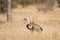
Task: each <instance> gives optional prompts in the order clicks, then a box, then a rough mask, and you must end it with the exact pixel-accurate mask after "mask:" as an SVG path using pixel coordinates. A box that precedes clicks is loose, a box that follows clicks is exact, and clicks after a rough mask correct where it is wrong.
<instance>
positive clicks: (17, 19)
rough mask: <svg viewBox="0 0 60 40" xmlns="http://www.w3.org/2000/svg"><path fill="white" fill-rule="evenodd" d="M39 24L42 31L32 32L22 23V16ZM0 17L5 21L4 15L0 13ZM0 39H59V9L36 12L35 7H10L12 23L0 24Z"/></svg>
mask: <svg viewBox="0 0 60 40" xmlns="http://www.w3.org/2000/svg"><path fill="white" fill-rule="evenodd" d="M24 17H28V18H30V19H31V21H34V22H35V23H37V24H39V25H40V26H41V27H42V28H43V31H42V32H40V33H37V32H33V34H32V33H31V32H30V31H29V30H28V29H27V28H26V27H25V24H23V20H22V19H23V18H24ZM0 19H1V20H2V21H6V15H3V14H1V15H0ZM0 40H60V9H59V8H56V9H54V10H53V11H48V12H43V11H40V12H38V11H37V10H36V7H34V6H28V7H25V8H20V6H18V8H16V9H12V23H8V22H6V23H3V24H0Z"/></svg>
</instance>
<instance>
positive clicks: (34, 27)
mask: <svg viewBox="0 0 60 40" xmlns="http://www.w3.org/2000/svg"><path fill="white" fill-rule="evenodd" d="M24 21H25V22H26V28H27V29H29V30H30V31H32V32H33V31H36V32H39V31H43V28H42V27H41V26H40V25H38V24H35V22H32V21H30V19H29V18H24Z"/></svg>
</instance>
